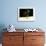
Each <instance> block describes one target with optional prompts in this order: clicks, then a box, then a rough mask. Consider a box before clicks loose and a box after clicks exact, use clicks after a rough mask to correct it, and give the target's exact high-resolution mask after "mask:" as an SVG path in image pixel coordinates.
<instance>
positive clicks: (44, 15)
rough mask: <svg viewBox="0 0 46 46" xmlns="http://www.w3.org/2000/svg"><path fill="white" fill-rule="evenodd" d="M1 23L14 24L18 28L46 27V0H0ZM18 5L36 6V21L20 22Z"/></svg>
mask: <svg viewBox="0 0 46 46" xmlns="http://www.w3.org/2000/svg"><path fill="white" fill-rule="evenodd" d="M0 4H1V15H0V25H1V24H3V25H5V26H7V25H9V24H13V25H14V26H15V27H16V28H29V27H39V25H40V26H41V27H44V28H46V6H45V4H46V1H45V0H0ZM18 7H34V8H35V15H36V20H35V21H34V22H18V21H17V8H18Z"/></svg>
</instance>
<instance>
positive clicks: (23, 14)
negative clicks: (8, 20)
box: [18, 7, 35, 21]
mask: <svg viewBox="0 0 46 46" xmlns="http://www.w3.org/2000/svg"><path fill="white" fill-rule="evenodd" d="M34 20H35V9H34V8H31V7H19V8H18V21H34Z"/></svg>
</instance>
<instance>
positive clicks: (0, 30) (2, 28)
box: [0, 24, 6, 43]
mask: <svg viewBox="0 0 46 46" xmlns="http://www.w3.org/2000/svg"><path fill="white" fill-rule="evenodd" d="M4 28H5V25H4V24H0V43H2V36H3V34H2V33H3V32H5V31H6V30H4Z"/></svg>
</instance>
